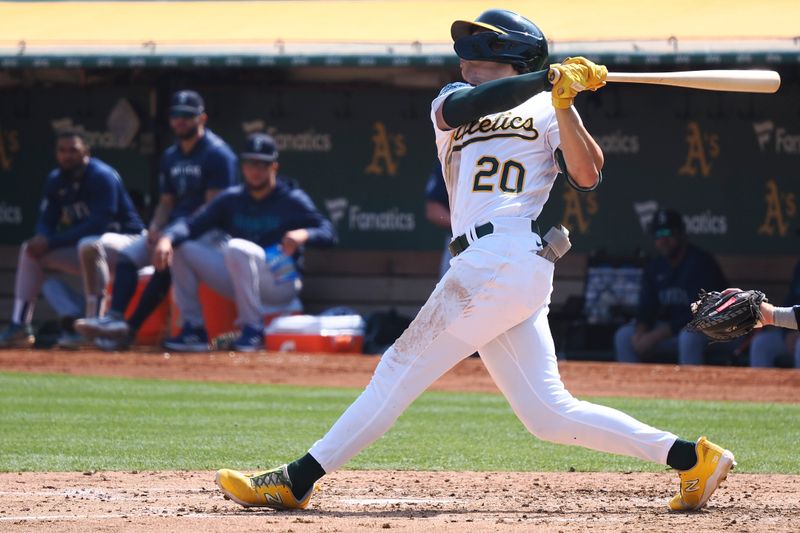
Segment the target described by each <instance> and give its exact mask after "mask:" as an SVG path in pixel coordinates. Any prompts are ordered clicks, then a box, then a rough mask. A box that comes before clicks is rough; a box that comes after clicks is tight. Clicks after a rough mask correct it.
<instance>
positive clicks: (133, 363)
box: [0, 350, 800, 402]
mask: <svg viewBox="0 0 800 533" xmlns="http://www.w3.org/2000/svg"><path fill="white" fill-rule="evenodd" d="M378 361H379V358H378V357H372V356H363V355H302V354H281V353H259V354H241V353H233V352H231V353H210V354H190V355H187V354H168V353H164V352H152V353H134V352H130V353H119V354H107V353H103V352H63V351H58V350H53V351H18V352H12V351H0V371H17V372H48V373H64V374H76V375H94V376H127V377H136V378H154V379H185V380H200V381H222V382H228V383H283V384H294V385H318V386H329V387H337V386H342V387H364V386H365V385H366V384H367V383H368V382H369V378H370V376H371V375H372V372H373V370H374V369H375V365H377V364H378ZM559 368H560V370H561V376H562V378H563V379H564V383H566V385H567V388H568V389H569V390H570V391H571V392H572V393H573V394H575V395H576V396H634V397H641V398H680V399H696V400H739V401H762V402H798V401H800V370H786V369H751V368H738V367H680V366H676V365H620V364H613V363H585V362H573V361H568V362H564V363H561V364H560V365H559ZM433 388H434V389H438V390H450V391H477V392H498V391H497V387H495V385H494V382H492V380H491V378H490V377H489V374H488V373H487V372H486V369H485V368H484V366H483V364H482V363H481V361H480V359H478V358H468V359H466V360H464V361H462V362H461V363H460V364H458V365H457V366H456V367H455V368H453V369H452V370H451V371H450V372H449V373H447V374H446V375H445V376H443V377H442V378H441V379H440V380H439V381H437V382H436V383H435V384H434V385H433Z"/></svg>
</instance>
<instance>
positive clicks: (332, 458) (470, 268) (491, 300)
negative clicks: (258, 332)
mask: <svg viewBox="0 0 800 533" xmlns="http://www.w3.org/2000/svg"><path fill="white" fill-rule="evenodd" d="M492 222H493V224H494V226H495V233H492V234H491V235H487V236H485V237H483V238H481V239H474V238H472V236H468V239H469V240H470V241H471V242H472V244H471V246H470V247H469V248H468V249H467V250H466V251H465V252H463V253H462V254H460V255H459V256H458V257H456V258H454V259H453V261H452V263H451V268H450V270H448V272H447V273H446V274H445V276H444V277H443V278H442V280H441V281H440V282H439V283H438V284H437V286H436V288H435V289H434V291H433V294H431V296H430V298H429V299H428V301H427V302H426V303H425V305H424V306H423V307H422V309H421V310H420V312H419V314H418V315H417V317H416V318H415V319H414V321H413V322H412V323H411V325H410V326H409V327H408V329H407V330H406V331H405V333H403V335H402V336H401V337H400V338H399V339H398V340H397V342H395V344H394V345H392V346H391V347H390V348H389V349H388V350H387V351H386V353H384V355H383V357H382V358H381V361H380V363H379V364H378V367H377V368H376V369H375V374H374V375H373V377H372V380H371V381H370V383H369V385H367V388H366V389H365V390H364V392H362V393H361V395H360V396H359V397H358V398H357V399H356V401H355V402H354V403H353V404H352V405H351V406H350V407H349V408H348V409H347V410H346V411H345V412H344V414H343V415H342V416H341V417H340V418H339V420H338V421H337V422H336V423H335V424H334V425H333V427H332V428H331V429H330V430H329V431H328V433H327V434H326V435H325V436H324V437H323V438H322V439H320V440H319V441H317V442H316V443H315V444H314V446H312V448H311V449H310V450H309V451H310V453H311V455H312V456H313V457H314V458H315V459H316V460H317V461H318V462H319V463H320V465H321V466H322V468H323V469H324V470H325V472H327V473H330V472H333V471H334V470H336V469H338V468H339V467H341V466H342V465H344V464H345V463H346V462H347V461H349V460H350V459H351V458H352V457H353V456H354V455H356V454H357V453H358V452H359V451H361V450H362V449H363V448H365V447H366V446H368V445H369V444H370V443H372V442H373V441H375V440H376V439H378V438H379V437H380V436H381V435H383V434H384V433H385V432H386V431H388V430H389V428H390V427H391V426H392V425H393V424H394V422H395V420H397V418H398V417H399V416H400V414H401V413H402V412H403V411H404V410H405V409H406V408H407V407H408V406H409V405H410V404H411V402H412V401H414V399H416V398H417V397H418V396H419V395H420V394H421V393H422V392H423V391H424V390H425V389H427V388H428V387H429V386H430V385H431V384H432V383H433V382H434V381H436V380H437V379H438V378H439V377H441V376H442V375H443V374H444V373H445V372H447V371H448V370H449V369H450V368H452V367H453V366H454V365H455V364H456V363H458V362H459V361H461V360H462V359H464V358H465V357H467V356H469V355H470V354H472V353H473V352H474V351H475V350H476V349H477V350H478V351H479V352H480V355H481V359H482V361H483V362H484V364H485V365H486V368H487V369H488V371H489V373H490V375H491V376H492V379H494V381H495V383H496V384H497V386H498V387H499V388H500V390H501V391H502V393H503V394H504V395H505V396H506V398H507V399H508V401H509V403H510V404H511V407H512V409H513V410H514V412H515V413H516V415H517V416H518V417H519V419H520V420H521V421H522V423H523V424H524V425H525V427H526V428H527V429H528V431H530V432H531V433H532V434H534V435H535V436H537V437H539V438H541V439H544V440H548V441H552V442H558V443H561V444H574V445H580V446H584V447H587V448H592V449H595V450H601V451H605V452H611V453H617V454H622V455H628V456H633V457H638V458H640V459H645V460H648V461H652V462H656V463H660V464H665V463H666V458H667V453H668V452H669V449H670V447H671V446H672V444H673V443H674V442H675V440H676V438H677V437H676V436H675V435H673V434H672V433H669V432H666V431H661V430H658V429H655V428H653V427H650V426H648V425H646V424H643V423H641V422H639V421H637V420H635V419H634V418H632V417H630V416H628V415H626V414H624V413H622V412H620V411H617V410H615V409H610V408H608V407H603V406H600V405H595V404H592V403H589V402H584V401H579V400H577V399H575V398H574V397H573V396H572V395H571V394H570V393H569V392H567V391H566V390H565V388H564V385H563V383H562V382H561V377H560V376H559V373H558V365H557V361H556V355H555V348H554V346H553V339H552V336H551V334H550V329H549V325H548V322H547V313H548V304H549V299H550V293H551V291H552V283H553V267H554V265H553V263H551V262H549V261H547V260H545V259H543V258H541V257H540V256H538V255H536V253H535V252H536V250H539V249H540V248H541V241H540V240H539V237H538V236H537V235H536V234H533V233H531V231H530V221H529V220H527V219H518V218H501V219H495V220H493V221H492Z"/></svg>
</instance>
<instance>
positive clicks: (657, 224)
mask: <svg viewBox="0 0 800 533" xmlns="http://www.w3.org/2000/svg"><path fill="white" fill-rule="evenodd" d="M685 232H686V227H685V226H684V224H683V217H682V216H681V214H680V213H678V212H677V211H674V210H672V209H659V210H658V211H656V213H655V215H653V221H652V222H651V223H650V233H652V234H653V238H654V239H660V238H662V237H671V236H674V235H683V234H684V233H685Z"/></svg>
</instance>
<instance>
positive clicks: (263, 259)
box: [153, 134, 335, 351]
mask: <svg viewBox="0 0 800 533" xmlns="http://www.w3.org/2000/svg"><path fill="white" fill-rule="evenodd" d="M240 158H241V167H242V174H243V176H244V184H243V185H241V186H237V187H232V188H230V189H228V190H226V191H224V192H223V193H221V194H220V195H219V196H218V197H217V198H215V199H214V200H213V201H212V202H211V203H210V204H208V206H207V207H206V208H205V209H204V210H202V211H200V212H199V213H197V214H196V215H195V216H193V217H191V218H190V219H189V220H188V221H187V222H186V223H180V224H176V225H175V226H173V227H171V228H169V229H167V230H166V231H165V232H164V235H163V236H162V237H161V239H160V240H159V241H158V243H157V245H156V249H155V253H154V256H153V258H154V264H155V267H156V268H157V269H164V268H167V267H168V266H169V265H170V264H171V265H172V273H173V280H174V284H175V287H174V289H175V301H176V304H177V306H178V309H179V310H180V313H181V319H182V321H183V329H182V330H181V332H180V334H179V335H177V336H176V337H173V338H170V339H167V341H165V343H164V346H165V347H166V348H168V349H170V350H175V351H204V350H207V349H208V335H207V333H206V330H205V327H204V325H203V324H204V323H203V313H202V309H201V306H200V300H199V296H198V287H199V284H200V283H201V282H202V283H205V284H206V285H208V286H209V287H211V288H212V289H214V290H215V291H216V292H218V293H220V294H221V295H223V296H226V297H228V298H232V299H234V300H235V302H236V309H237V312H238V318H237V324H238V325H239V327H240V328H241V335H240V337H239V338H238V339H237V340H235V341H234V343H233V349H234V350H238V351H255V350H259V349H261V348H263V346H264V335H263V330H264V314H265V313H264V311H263V306H265V305H269V306H281V305H285V306H288V305H289V304H290V303H291V302H292V300H293V299H294V298H295V297H296V296H297V294H298V292H299V290H300V288H301V280H300V277H299V273H298V271H297V269H296V262H297V261H298V260H299V259H300V256H301V252H302V248H303V246H304V245H306V244H310V245H331V244H333V243H334V241H335V233H334V229H333V225H332V224H331V223H330V221H328V220H327V219H325V218H324V217H323V216H322V215H321V214H320V213H319V212H318V211H317V209H316V207H315V206H314V203H313V202H312V201H311V199H310V198H309V197H308V195H306V193H304V192H303V191H302V190H300V189H299V188H296V187H293V186H292V184H290V183H289V182H288V181H287V180H284V179H282V178H280V177H278V150H277V146H276V145H275V141H274V139H273V138H272V137H270V136H269V135H264V134H255V135H252V136H250V137H249V138H248V140H247V148H246V149H245V151H244V153H242V154H240ZM214 229H217V230H221V231H222V232H224V233H226V234H228V235H229V236H230V238H226V239H221V240H219V241H218V242H216V243H210V242H207V241H202V240H194V239H197V237H199V236H200V235H203V234H204V233H206V232H208V231H211V230H214Z"/></svg>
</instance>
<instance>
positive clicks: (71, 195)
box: [36, 157, 144, 248]
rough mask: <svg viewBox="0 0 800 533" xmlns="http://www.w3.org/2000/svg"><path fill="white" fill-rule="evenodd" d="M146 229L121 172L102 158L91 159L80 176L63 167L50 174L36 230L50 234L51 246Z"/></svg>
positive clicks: (47, 235)
mask: <svg viewBox="0 0 800 533" xmlns="http://www.w3.org/2000/svg"><path fill="white" fill-rule="evenodd" d="M143 229H144V224H143V223H142V219H141V218H139V214H138V213H137V212H136V209H135V208H134V207H133V202H131V198H130V196H128V193H127V192H126V191H125V187H124V186H123V184H122V180H121V179H120V177H119V174H117V171H116V170H114V169H113V168H111V167H110V166H108V165H107V164H105V163H103V162H102V161H100V160H99V159H96V158H94V157H93V158H91V159H89V165H88V166H87V167H86V171H85V172H84V173H83V176H82V177H81V178H80V179H79V180H74V179H72V177H65V176H64V175H63V173H62V172H61V169H55V170H53V171H52V172H51V173H50V175H49V176H48V177H47V182H46V183H45V189H44V198H43V199H42V207H41V212H40V214H39V221H38V222H37V224H36V233H38V234H41V235H45V236H46V237H47V241H48V244H49V246H50V248H59V247H62V246H68V245H73V244H76V243H77V242H78V241H79V240H81V239H82V238H83V237H88V236H89V235H101V234H103V233H106V232H109V231H113V232H116V233H141V231H142V230H143Z"/></svg>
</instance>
